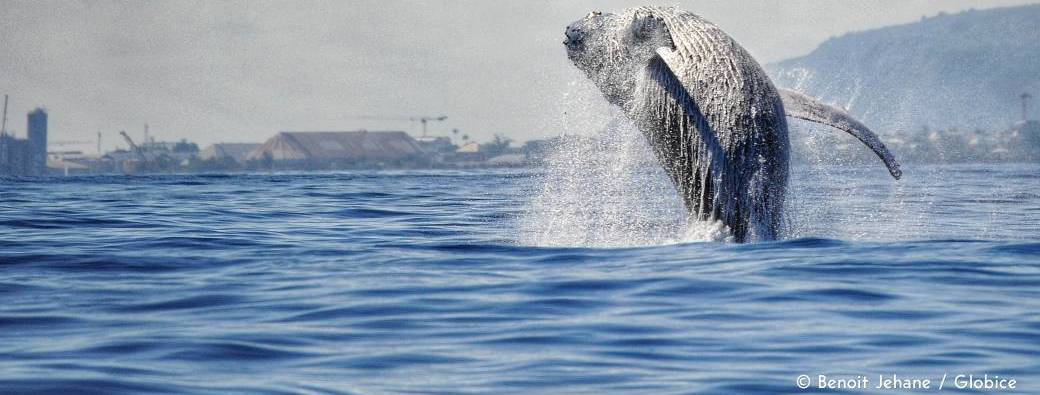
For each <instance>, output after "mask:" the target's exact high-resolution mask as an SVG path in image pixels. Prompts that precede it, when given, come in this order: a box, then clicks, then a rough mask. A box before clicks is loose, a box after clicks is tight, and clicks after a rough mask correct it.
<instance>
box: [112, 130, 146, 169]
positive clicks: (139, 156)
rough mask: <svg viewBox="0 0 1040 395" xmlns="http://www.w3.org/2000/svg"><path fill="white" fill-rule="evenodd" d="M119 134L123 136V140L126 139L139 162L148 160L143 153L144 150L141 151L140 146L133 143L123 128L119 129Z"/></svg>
mask: <svg viewBox="0 0 1040 395" xmlns="http://www.w3.org/2000/svg"><path fill="white" fill-rule="evenodd" d="M119 135H120V136H123V140H126V144H127V145H129V146H130V150H131V151H133V152H134V154H135V155H137V159H138V160H140V161H141V163H147V162H148V157H146V156H145V155H144V151H141V147H138V146H137V144H134V140H131V139H130V135H128V134H126V131H125V130H120V131H119Z"/></svg>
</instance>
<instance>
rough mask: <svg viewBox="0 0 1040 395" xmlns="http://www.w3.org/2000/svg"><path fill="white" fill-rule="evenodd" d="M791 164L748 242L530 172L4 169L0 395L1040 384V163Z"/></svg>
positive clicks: (1038, 389)
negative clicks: (988, 380)
mask: <svg viewBox="0 0 1040 395" xmlns="http://www.w3.org/2000/svg"><path fill="white" fill-rule="evenodd" d="M795 173H796V174H795V176H794V180H793V182H792V185H791V191H792V192H791V197H790V199H791V201H790V204H789V211H790V212H789V217H790V223H791V225H790V229H789V230H788V235H789V236H788V238H786V239H785V240H781V241H776V242H765V243H752V244H745V245H738V244H732V243H725V242H699V241H695V240H690V239H688V238H687V239H683V238H681V237H678V235H676V237H674V238H671V239H661V240H660V242H654V241H653V240H655V239H654V237H647V235H646V234H635V233H639V232H642V231H644V230H646V229H650V230H649V231H647V232H651V233H653V232H659V231H660V229H670V228H669V227H668V226H669V225H667V223H668V222H670V221H672V222H674V218H661V221H662V225H661V226H658V227H655V226H654V224H652V223H651V224H650V225H649V226H648V225H647V224H646V222H647V218H651V220H650V222H653V220H652V219H653V218H656V217H655V215H656V214H654V213H650V214H651V215H636V214H639V213H632V217H633V218H634V217H638V218H640V221H639V226H624V224H626V223H629V222H632V221H628V220H627V219H626V218H629V217H627V216H626V214H624V212H623V213H622V214H621V215H615V216H614V217H610V216H608V217H600V219H599V222H596V223H594V224H590V223H585V224H584V225H583V224H582V221H581V219H580V218H578V220H571V221H565V222H562V223H561V225H560V226H558V227H555V228H554V226H553V225H552V223H550V224H548V226H534V227H532V226H531V222H539V221H551V220H552V219H544V218H542V217H538V216H533V217H532V215H533V214H531V213H532V212H534V211H538V210H537V208H532V207H531V206H532V204H545V203H544V201H546V200H557V199H553V198H552V196H549V197H546V196H545V195H544V193H542V192H539V191H544V190H545V188H544V183H545V182H546V178H545V177H544V176H543V175H542V174H541V173H540V172H539V171H538V170H510V171H414V172H347V173H325V174H248V175H162V176H134V177H124V176H83V177H69V178H48V179H5V180H2V181H0V187H2V188H0V246H2V247H0V271H2V275H0V296H2V303H0V393H3V394H66V393H68V394H73V393H75V394H123V393H199V394H228V393H243V394H316V393H336V394H355V393H358V394H360V393H424V394H425V393H431V394H432V393H463V394H465V393H481V394H484V393H525V394H526V393H552V394H565V393H640V394H686V393H689V394H693V393H697V394H703V393H717V394H773V393H802V392H831V393H893V392H897V393H898V392H899V391H898V390H878V389H875V388H873V387H874V386H875V385H876V384H877V381H878V379H877V376H878V375H892V374H896V375H898V376H900V377H910V378H918V379H931V380H932V381H933V382H932V386H933V387H932V388H933V390H931V391H925V392H936V390H935V389H934V388H935V386H936V385H937V383H938V381H939V380H940V379H941V378H942V377H943V376H944V375H948V377H949V378H948V380H949V381H947V382H946V389H945V390H944V391H951V390H954V389H956V388H953V383H952V381H953V379H954V377H955V376H956V375H959V374H971V375H975V376H982V375H989V377H993V376H1001V377H1004V378H1014V379H1015V380H1016V381H1017V389H1016V390H1014V391H1004V392H1002V393H1022V394H1025V393H1040V241H1038V236H1040V165H958V166H919V167H907V176H906V177H905V179H904V180H902V181H899V182H895V181H893V180H891V179H890V178H888V177H887V175H885V174H884V171H883V170H881V169H880V167H878V168H870V169H855V168H848V167H834V168H812V169H800V170H799V169H796V170H795ZM539 194H541V195H539ZM536 195H538V196H539V199H534V198H532V196H536ZM593 198H596V199H598V198H597V197H595V196H590V197H589V199H590V200H591V199H593ZM658 198H659V199H665V200H667V199H668V197H667V196H659V197H658ZM561 199H563V197H561ZM538 202H542V203H538ZM608 206H610V207H613V206H612V205H610V204H602V203H601V202H596V201H592V202H588V203H587V204H585V205H583V206H582V207H575V209H581V210H585V212H588V211H597V210H606V209H608V208H610V207H608ZM648 206H653V205H649V204H648ZM658 206H660V205H658ZM561 207H562V210H566V208H567V206H561ZM561 207H556V208H555V210H557V211H556V212H558V211H560V210H561ZM628 210H629V211H633V210H638V209H628ZM643 214H646V213H643ZM615 217H617V218H615ZM661 217H664V215H661ZM603 218H607V219H606V220H604V219H603ZM610 218H614V220H613V221H617V222H618V223H620V224H622V225H618V226H613V227H611V226H607V225H611V224H606V225H604V223H603V222H604V221H606V222H610V221H611V220H610ZM626 221H627V222H626ZM542 225H546V224H542ZM614 225H616V224H614ZM582 226H587V227H594V228H595V229H591V231H590V229H583V228H582ZM602 229H613V230H612V231H616V232H619V233H618V234H613V235H607V236H610V237H598V238H583V237H581V235H582V234H585V233H588V234H597V233H596V232H597V231H599V230H602ZM554 232H555V233H554ZM583 232H584V233H583ZM535 233H537V234H535ZM600 236H602V234H601V233H600ZM570 240H579V241H580V240H586V241H585V242H571V243H573V244H574V245H567V244H568V242H569V241H570ZM604 240H606V241H607V242H604ZM617 240H621V241H626V240H627V241H630V243H620V244H627V245H624V246H613V247H612V246H609V245H610V244H612V243H610V241H617ZM614 244H618V243H614ZM802 374H806V375H810V376H811V377H813V378H814V380H815V378H816V377H817V376H818V375H820V374H824V375H828V376H829V377H839V378H840V377H855V376H857V375H859V376H866V377H869V379H870V387H869V388H866V389H851V390H820V389H818V388H815V384H816V383H815V382H813V385H814V387H811V388H810V389H808V390H804V391H803V390H801V389H799V388H798V387H797V384H796V379H797V377H798V376H799V375H802ZM904 392H906V391H904ZM968 392H971V391H968ZM978 392H980V393H989V392H1000V391H995V390H981V391H978Z"/></svg>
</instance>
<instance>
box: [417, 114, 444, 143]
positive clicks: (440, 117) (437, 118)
mask: <svg viewBox="0 0 1040 395" xmlns="http://www.w3.org/2000/svg"><path fill="white" fill-rule="evenodd" d="M446 119H448V117H447V116H445V115H441V116H439V117H412V122H422V138H423V139H425V138H426V123H427V122H430V121H436V122H441V121H444V120H446Z"/></svg>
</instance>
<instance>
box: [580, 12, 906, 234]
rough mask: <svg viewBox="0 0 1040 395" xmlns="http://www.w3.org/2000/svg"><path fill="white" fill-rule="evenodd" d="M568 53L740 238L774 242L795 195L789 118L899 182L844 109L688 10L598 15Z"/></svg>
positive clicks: (693, 195) (683, 188)
mask: <svg viewBox="0 0 1040 395" xmlns="http://www.w3.org/2000/svg"><path fill="white" fill-rule="evenodd" d="M565 35H566V40H565V41H564V45H566V47H567V55H568V57H569V58H570V59H571V61H572V62H573V63H574V64H575V66H577V67H578V68H579V69H580V70H582V71H583V72H585V74H586V75H587V76H588V77H589V79H590V80H591V81H592V82H593V83H594V84H595V85H596V86H597V87H598V88H599V90H600V91H601V92H602V93H603V95H604V97H605V98H606V99H607V101H608V102H610V103H611V104H613V105H616V106H618V107H619V108H621V110H622V111H623V112H624V113H625V114H626V115H627V116H628V117H629V118H630V119H631V120H632V121H633V122H634V123H635V124H636V125H637V127H638V128H639V129H640V131H641V132H642V134H643V136H644V137H645V138H646V140H647V142H648V143H649V145H650V146H651V147H652V149H653V152H654V154H655V156H656V157H657V160H658V161H659V162H660V164H661V165H662V166H663V168H664V170H665V173H667V174H668V177H669V178H670V179H671V181H672V182H673V184H674V185H675V187H676V190H677V191H678V193H679V195H680V196H681V198H682V200H683V204H684V205H685V207H686V211H687V212H688V213H689V215H690V217H691V218H696V219H698V220H705V221H721V222H722V223H723V224H724V225H726V227H728V228H729V230H730V232H732V234H733V237H734V239H735V240H736V241H739V242H746V241H753V240H773V239H776V238H777V237H778V235H779V233H780V229H781V226H782V219H783V205H784V199H785V193H787V179H788V167H789V157H788V156H789V151H790V143H789V141H788V127H787V120H786V118H787V117H792V118H798V119H804V120H808V121H812V122H817V123H822V124H825V125H829V126H832V127H834V128H837V129H840V130H844V131H845V132H848V133H850V134H852V135H853V136H855V137H856V138H857V139H859V140H860V141H862V142H863V143H864V144H866V145H867V146H868V147H869V148H870V149H871V150H873V151H874V153H875V154H877V155H878V157H879V158H881V160H882V161H883V162H884V164H885V165H886V166H887V167H888V170H889V172H890V174H891V175H892V176H893V177H895V178H896V179H898V178H899V177H900V176H901V175H902V172H901V170H900V169H899V164H898V162H896V160H895V158H894V157H893V156H892V154H891V153H890V152H889V151H888V149H887V148H885V146H884V144H882V143H881V141H880V140H879V139H878V138H877V136H876V135H875V134H874V133H873V132H872V131H871V130H870V129H869V128H867V127H866V126H865V125H864V124H863V123H861V122H859V121H857V120H856V119H854V118H853V117H852V116H850V115H849V114H847V113H846V112H845V111H843V110H841V109H838V108H835V107H832V106H829V105H826V104H823V103H821V102H819V101H817V100H815V99H813V98H810V97H808V96H805V95H802V94H800V93H797V92H792V91H786V90H780V89H777V88H776V87H774V86H773V83H772V82H771V81H770V79H769V77H768V76H767V75H766V73H765V71H764V70H763V69H762V67H761V66H760V65H759V64H758V62H756V61H755V59H754V58H752V57H751V55H750V54H749V53H748V52H747V51H746V50H745V49H744V48H743V47H741V46H740V45H739V44H738V43H737V42H736V41H735V40H733V38H732V37H730V36H729V35H727V34H726V33H725V32H723V31H722V29H720V28H718V27H717V26H715V25H713V24H712V23H710V22H708V21H706V20H704V19H703V18H701V17H699V16H697V15H695V14H693V13H690V12H686V11H681V10H677V9H675V8H667V7H637V8H630V9H626V10H623V11H622V12H620V13H616V14H611V13H601V12H592V13H589V14H588V15H586V16H585V17H584V18H583V19H581V20H579V21H577V22H574V23H573V24H571V25H570V26H568V27H567V29H566V31H565Z"/></svg>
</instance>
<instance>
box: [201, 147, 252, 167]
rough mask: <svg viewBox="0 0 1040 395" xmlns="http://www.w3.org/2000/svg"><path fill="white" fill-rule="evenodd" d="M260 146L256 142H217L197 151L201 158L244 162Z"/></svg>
mask: <svg viewBox="0 0 1040 395" xmlns="http://www.w3.org/2000/svg"><path fill="white" fill-rule="evenodd" d="M257 148H260V144H256V143H217V144H213V145H210V146H209V147H206V148H205V149H203V150H202V151H201V152H199V159H202V160H233V161H235V162H236V163H245V162H246V160H247V159H248V157H249V154H250V153H251V152H253V151H254V150H256V149H257Z"/></svg>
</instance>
